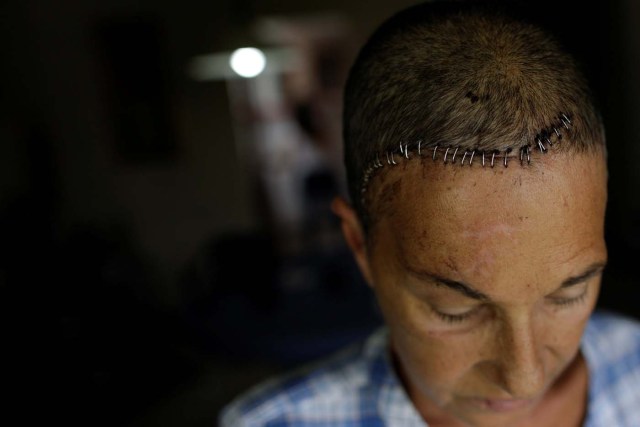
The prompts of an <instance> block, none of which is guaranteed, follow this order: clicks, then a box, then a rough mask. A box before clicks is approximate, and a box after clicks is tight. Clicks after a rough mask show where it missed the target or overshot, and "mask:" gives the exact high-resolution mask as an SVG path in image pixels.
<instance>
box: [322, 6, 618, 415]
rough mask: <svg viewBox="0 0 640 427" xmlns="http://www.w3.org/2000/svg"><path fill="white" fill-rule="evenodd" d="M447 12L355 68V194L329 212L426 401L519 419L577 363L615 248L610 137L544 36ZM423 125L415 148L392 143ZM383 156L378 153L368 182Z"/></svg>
mask: <svg viewBox="0 0 640 427" xmlns="http://www.w3.org/2000/svg"><path fill="white" fill-rule="evenodd" d="M455 4H457V3H455ZM438 7H439V6H438ZM423 8H426V10H427V12H425V9H423ZM443 10H444V12H443V11H441V10H439V9H438V10H437V11H436V13H435V14H433V13H432V12H431V6H419V7H418V8H417V9H414V10H413V11H412V12H409V13H408V14H407V13H406V12H405V14H404V15H401V17H403V18H397V17H396V18H393V19H392V21H391V22H392V24H385V25H386V27H385V26H383V30H380V31H379V32H378V33H376V34H377V35H375V36H374V38H373V39H372V41H370V42H369V44H368V45H367V46H366V47H365V49H364V51H363V53H362V54H361V55H360V57H359V59H358V62H357V63H356V65H355V66H354V69H353V70H352V74H351V77H350V82H349V85H348V88H347V94H346V104H347V105H346V108H345V138H346V141H345V142H346V147H345V150H346V163H347V168H348V174H349V179H350V185H351V194H352V198H353V199H354V200H353V203H354V206H355V207H354V206H350V205H348V204H347V203H346V202H344V201H342V200H338V201H336V202H335V203H334V210H335V211H336V213H338V215H339V216H340V217H341V219H342V226H343V231H344V234H345V237H346V239H347V241H348V243H349V245H350V247H351V249H352V251H353V253H354V255H355V257H356V260H357V261H358V264H359V266H360V268H361V270H362V272H363V274H364V276H365V278H366V279H367V281H368V282H369V283H370V285H371V286H372V287H373V289H374V291H375V294H376V296H377V299H378V302H379V305H380V307H381V309H382V312H383V314H384V317H385V320H386V322H387V325H388V326H389V330H390V337H391V343H392V350H393V352H394V355H395V356H396V360H397V361H398V366H399V370H400V372H401V374H402V376H403V378H404V380H405V385H406V387H407V389H408V391H409V394H410V396H411V398H412V400H413V401H414V403H415V404H416V406H417V407H418V408H419V409H425V408H427V409H426V411H427V412H429V413H430V414H431V415H432V416H436V417H437V416H440V415H442V417H444V418H446V417H453V418H455V419H458V420H463V421H466V422H470V423H472V424H473V425H491V426H498V425H513V423H514V422H515V421H516V420H517V419H524V418H526V417H529V416H530V415H531V412H532V411H535V410H536V408H537V407H538V404H539V402H541V401H543V400H544V399H545V398H546V396H548V395H549V393H550V390H551V391H553V390H555V388H557V387H558V384H559V378H561V376H562V375H563V374H565V373H567V372H568V371H569V369H570V367H571V366H572V365H573V364H574V363H575V362H576V360H577V359H576V354H577V353H578V349H579V342H580V337H581V335H582V331H583V328H584V325H585V323H586V321H587V319H588V317H589V315H590V313H591V311H592V309H593V307H594V305H595V301H596V298H597V295H598V290H599V285H600V277H601V271H602V269H603V268H604V265H605V263H606V259H607V252H606V246H605V242H604V215H605V206H606V199H607V195H606V181H607V171H606V159H605V149H604V135H603V130H602V125H601V122H600V120H599V116H598V114H597V112H596V110H595V108H594V107H593V104H592V103H591V101H590V98H589V95H588V90H587V89H586V86H585V85H584V83H583V80H582V78H581V77H580V75H579V73H578V72H577V70H576V69H575V65H574V64H573V62H572V61H571V60H570V58H569V57H568V56H567V55H566V54H564V53H562V52H561V51H560V49H559V47H558V46H557V44H555V42H553V41H552V40H551V39H550V38H548V37H547V36H546V35H544V34H543V33H542V32H540V31H539V30H537V29H534V28H533V27H529V26H527V25H524V24H518V23H515V22H513V21H508V20H506V18H504V17H502V16H495V15H490V14H479V12H477V11H476V10H475V9H474V10H473V11H472V12H469V13H465V12H455V13H453V12H451V10H449V8H448V7H445V8H443ZM394 20H395V21H394ZM385 28H386V29H385ZM559 117H563V118H564V119H567V120H568V122H567V121H564V120H563V119H559ZM556 128H560V129H557V130H558V131H559V132H561V136H562V139H561V140H560V139H558V135H557V134H556V132H555V130H554V129H556ZM549 129H550V131H551V133H552V134H553V135H552V134H544V135H543V137H544V138H549V141H546V140H543V141H542V143H543V146H542V147H540V146H539V145H538V141H539V140H540V138H541V136H540V135H541V132H542V131H545V130H549ZM545 132H546V131H545ZM412 138H413V140H414V141H418V140H420V141H421V142H420V143H419V144H420V145H419V146H416V145H415V144H412V145H405V146H404V148H403V149H402V151H400V150H401V149H400V148H399V147H398V148H396V147H397V145H399V142H401V141H402V143H403V144H404V143H405V142H404V141H407V140H408V139H412ZM436 145H438V148H436ZM407 147H409V149H407ZM417 147H420V151H421V152H420V153H418V148H417ZM441 147H444V148H441ZM454 147H455V148H458V152H457V153H456V160H455V162H454V161H452V158H453V150H455V148H454ZM522 147H530V149H529V150H527V151H523V150H522ZM447 148H453V149H451V150H450V151H448V152H447V151H446V150H447ZM509 148H511V151H508V149H509ZM393 150H396V151H393ZM493 150H498V153H497V154H496V155H495V157H494V155H493V153H494V151H493ZM389 152H392V153H393V154H394V155H395V157H394V158H393V162H392V163H396V164H395V165H394V164H391V165H390V164H388V163H387V158H386V154H387V153H389ZM482 152H484V153H485V162H486V164H485V167H482V163H481V162H482V161H481V159H480V156H481V154H482ZM434 153H435V154H436V155H435V157H436V160H435V161H434V160H433V155H434ZM445 153H447V156H448V158H447V162H445V161H444V160H445V159H444V155H445ZM463 153H466V154H463ZM472 153H473V155H474V156H477V157H475V160H473V161H472V162H470V161H469V159H470V157H471V154H472ZM376 156H378V157H380V156H385V157H384V158H382V159H381V160H383V162H384V165H385V166H384V167H377V168H374V169H373V172H372V173H370V175H369V178H367V176H366V173H365V172H366V171H367V168H368V166H366V165H368V164H370V162H371V161H373V162H374V164H376ZM463 156H465V157H464V158H465V162H464V164H462V162H461V160H462V158H463ZM505 156H506V159H505ZM527 156H528V157H529V159H527ZM496 157H497V160H496ZM492 158H493V160H494V163H495V164H494V166H495V167H491V165H490V164H489V162H490V161H491V159H492ZM372 159H373V160H372ZM378 160H380V159H378ZM390 160H391V159H390ZM528 160H530V161H528ZM498 162H499V163H498ZM390 163H391V162H390ZM505 163H506V164H507V165H508V167H504V164H505ZM362 189H364V190H365V191H364V193H363V192H362V191H361V190H362ZM363 194H364V197H360V196H362V195H363ZM358 197H360V198H358ZM368 221H369V222H368Z"/></svg>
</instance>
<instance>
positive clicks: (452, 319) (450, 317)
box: [434, 310, 475, 324]
mask: <svg viewBox="0 0 640 427" xmlns="http://www.w3.org/2000/svg"><path fill="white" fill-rule="evenodd" d="M474 312H475V310H472V311H470V312H468V313H464V314H446V313H441V312H439V311H435V310H434V313H436V314H437V315H438V317H440V319H442V320H444V321H445V322H447V323H451V324H455V323H461V322H464V321H465V320H467V319H468V318H469V317H471V316H472V315H473V313H474Z"/></svg>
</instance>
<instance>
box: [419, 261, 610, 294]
mask: <svg viewBox="0 0 640 427" xmlns="http://www.w3.org/2000/svg"><path fill="white" fill-rule="evenodd" d="M605 265H606V262H596V263H593V264H591V265H590V266H589V267H587V269H586V270H585V271H584V273H581V274H579V275H577V276H573V277H569V278H568V279H566V280H564V281H563V282H562V284H561V285H560V287H559V288H558V289H556V291H557V290H560V289H565V288H569V287H571V286H574V285H578V284H580V283H583V282H585V281H587V280H589V279H590V278H592V277H593V276H595V275H597V274H599V273H600V272H601V271H602V270H603V269H604V267H605ZM407 269H408V270H409V272H410V273H411V274H412V275H414V276H416V277H418V278H419V279H422V280H424V279H427V280H429V281H431V282H433V283H435V284H436V285H438V286H446V287H447V288H449V289H452V290H454V291H456V292H459V293H461V294H463V295H464V296H467V297H469V298H471V299H475V300H478V301H484V302H490V301H491V298H489V296H488V295H486V294H484V293H482V292H480V291H478V290H476V289H474V288H473V287H472V286H470V285H468V284H466V283H462V282H459V281H457V280H451V279H447V278H445V277H442V276H438V275H437V274H433V273H429V272H427V271H423V270H416V269H414V268H411V267H407ZM554 292H555V291H554ZM552 293H553V292H552Z"/></svg>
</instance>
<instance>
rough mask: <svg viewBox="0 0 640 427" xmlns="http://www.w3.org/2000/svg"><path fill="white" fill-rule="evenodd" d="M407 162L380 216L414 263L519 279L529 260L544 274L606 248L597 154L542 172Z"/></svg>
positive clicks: (391, 179) (394, 175) (392, 175)
mask: <svg viewBox="0 0 640 427" xmlns="http://www.w3.org/2000/svg"><path fill="white" fill-rule="evenodd" d="M569 160H572V159H569ZM406 163H407V164H406V166H405V167H404V168H398V169H396V170H393V169H391V170H389V171H387V173H388V176H387V177H386V178H385V181H386V185H384V184H383V185H382V186H381V187H386V188H387V189H389V188H392V190H388V191H391V192H392V193H393V196H392V197H391V198H390V200H387V202H390V203H391V204H392V206H387V207H386V208H385V211H380V212H384V215H382V216H381V217H380V218H378V219H379V221H380V223H381V224H380V225H381V226H384V227H389V229H390V232H391V236H393V237H392V238H393V239H394V241H395V244H396V246H397V250H398V253H399V254H400V255H401V256H402V257H404V258H406V259H407V260H408V261H409V263H412V262H415V263H416V264H418V265H419V266H423V267H428V268H431V269H438V271H433V273H437V274H448V273H452V275H453V276H454V277H455V276H460V278H461V279H465V278H466V279H468V280H471V279H473V280H478V281H479V282H494V281H496V280H498V279H499V278H500V277H501V278H502V279H504V278H505V277H506V276H507V275H509V274H511V275H512V276H513V278H514V279H517V277H516V275H517V272H518V270H519V269H520V270H522V269H523V268H524V267H523V266H525V265H526V266H527V271H528V272H530V271H531V266H534V268H535V269H537V271H539V272H540V273H541V274H542V273H545V272H547V270H550V269H553V268H556V267H558V266H559V265H560V264H562V263H565V264H566V263H571V262H573V261H572V258H577V259H579V258H580V257H582V258H584V256H585V255H580V253H584V252H585V251H589V250H591V251H593V250H592V248H593V247H594V246H598V245H600V246H602V244H601V243H599V242H603V237H602V234H603V229H602V227H603V220H604V206H605V203H606V178H605V174H606V171H605V170H604V164H603V163H602V164H599V163H597V159H596V162H595V163H594V162H593V161H591V160H589V159H586V160H585V161H583V162H582V163H580V162H571V161H569V162H567V161H558V162H555V164H553V163H552V164H551V165H550V166H548V167H542V166H541V167H540V168H538V169H536V170H532V169H526V168H520V167H516V168H513V169H509V170H504V169H502V170H498V169H496V170H486V169H478V168H477V169H471V168H465V169H464V170H461V169H462V168H460V167H459V166H458V167H457V168H455V169H454V167H453V166H452V167H448V166H450V165H444V167H443V165H440V164H438V165H435V164H433V163H431V164H429V162H425V163H426V164H422V165H421V164H420V162H414V163H413V164H411V161H409V162H406ZM598 165H599V166H600V170H598ZM518 166H519V165H518ZM558 167H562V168H564V167H567V168H569V169H568V170H564V169H558ZM389 183H393V185H392V186H389ZM378 191H380V187H379V188H378ZM383 192H384V191H383ZM391 199H392V200H391ZM389 243H391V242H388V241H386V242H385V244H389ZM527 274H530V275H531V273H527ZM498 276H500V277H498ZM532 277H533V276H532Z"/></svg>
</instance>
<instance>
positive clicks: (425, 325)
mask: <svg viewBox="0 0 640 427" xmlns="http://www.w3.org/2000/svg"><path fill="white" fill-rule="evenodd" d="M376 293H377V297H378V301H379V303H380V307H381V309H382V312H383V314H384V317H385V320H386V323H387V325H388V327H389V331H390V337H391V341H392V348H393V350H394V353H395V356H396V357H397V358H398V359H399V361H400V364H401V370H402V372H403V376H404V379H405V381H406V382H407V383H408V385H409V387H410V389H411V388H413V389H415V388H417V389H419V390H420V391H421V393H424V394H426V395H429V396H431V397H432V398H433V399H434V400H436V401H438V402H445V401H446V400H448V397H450V393H451V392H452V391H454V389H455V388H456V386H457V385H458V384H460V383H461V379H462V378H463V377H464V376H465V374H466V373H467V372H469V371H470V370H471V368H472V367H473V366H474V365H475V364H476V363H477V362H478V360H477V358H478V355H479V353H480V352H479V351H478V348H479V346H481V342H480V341H481V339H480V337H477V336H475V335H474V334H468V333H467V334H450V333H449V334H445V333H442V332H437V331H436V330H434V328H433V321H434V320H433V318H430V317H429V310H430V309H429V308H428V307H427V306H426V304H425V303H424V302H422V301H420V300H418V299H417V298H415V297H413V296H412V295H411V294H409V293H408V292H402V291H401V290H400V289H396V290H389V289H386V290H385V289H384V288H382V289H381V288H377V289H376Z"/></svg>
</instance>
